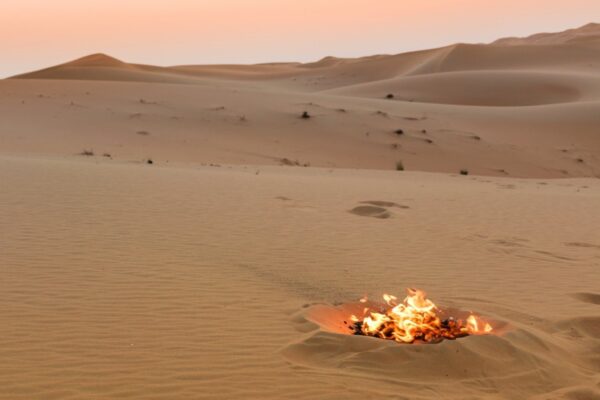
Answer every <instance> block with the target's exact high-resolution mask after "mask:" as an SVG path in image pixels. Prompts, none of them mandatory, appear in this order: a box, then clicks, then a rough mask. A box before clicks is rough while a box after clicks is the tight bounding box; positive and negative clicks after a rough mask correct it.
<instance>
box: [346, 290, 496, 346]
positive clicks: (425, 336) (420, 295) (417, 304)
mask: <svg viewBox="0 0 600 400" xmlns="http://www.w3.org/2000/svg"><path fill="white" fill-rule="evenodd" d="M383 299H384V300H385V303H386V304H387V306H388V307H383V309H381V310H380V312H374V311H371V309H370V308H369V307H365V308H364V309H363V318H362V319H360V318H358V317H357V316H355V315H352V317H351V321H352V324H351V325H350V326H349V328H350V330H351V331H352V332H353V333H354V334H355V335H364V336H374V337H377V338H380V339H387V340H395V341H396V342H400V343H415V342H425V343H437V342H441V341H442V340H444V339H450V340H454V339H457V338H460V337H464V336H469V335H485V334H488V333H490V332H492V330H493V328H492V326H491V325H490V324H489V323H486V322H485V321H483V320H481V318H479V317H477V316H475V315H473V314H471V315H470V316H469V317H468V318H466V320H462V319H454V318H453V317H448V318H445V319H441V317H440V316H439V315H438V312H439V311H440V310H439V309H438V308H437V306H436V305H435V304H434V303H433V302H432V301H431V300H429V299H427V296H426V294H425V293H424V292H423V291H421V290H415V289H408V296H406V298H405V299H404V301H403V302H402V303H400V304H397V302H396V300H397V298H396V297H395V296H391V295H388V294H385V295H383ZM361 302H362V303H366V299H363V300H361Z"/></svg>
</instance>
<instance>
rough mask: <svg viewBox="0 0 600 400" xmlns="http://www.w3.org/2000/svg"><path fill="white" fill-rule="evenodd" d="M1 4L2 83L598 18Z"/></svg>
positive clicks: (410, 45)
mask: <svg viewBox="0 0 600 400" xmlns="http://www.w3.org/2000/svg"><path fill="white" fill-rule="evenodd" d="M5 2H6V4H5V5H4V6H3V12H2V14H1V15H0V45H1V47H2V49H3V56H4V57H3V58H4V62H3V63H2V65H1V66H0V77H3V78H4V77H8V76H12V75H15V74H20V73H24V72H28V71H32V70H36V69H40V68H45V67H48V66H51V65H55V64H60V63H63V62H66V61H69V60H72V59H76V58H79V57H82V56H85V55H88V54H93V53H106V54H109V55H111V56H114V57H117V58H120V59H123V60H125V61H128V62H134V63H143V64H154V65H182V64H254V63H265V62H285V61H299V62H307V61H314V60H318V59H321V58H323V57H326V56H338V57H359V56H368V55H373V54H395V53H402V52H406V51H412V50H419V49H427V48H434V47H439V46H444V45H449V44H452V43H457V42H470V43H482V42H490V41H493V40H495V39H498V38H501V37H506V36H527V35H530V34H534V33H538V32H554V31H562V30H565V29H569V28H576V27H579V26H582V25H585V24H587V23H590V22H595V21H592V20H590V15H600V2H597V1H596V0H570V1H566V0H550V1H544V2H541V1H536V0H521V1H517V0H504V1H497V0H494V1H489V2H486V3H485V4H482V2H480V1H478V0H463V1H458V2H457V1H451V0H433V1H430V2H428V3H422V2H419V1H417V0H407V1H405V2H403V3H402V4H400V3H398V2H394V1H389V0H383V1H380V2H378V3H377V6H373V4H374V3H373V2H369V3H367V2H366V1H362V0H346V1H341V0H330V1H327V2H326V3H325V4H323V3H324V2H320V1H318V0H305V1H304V2H302V4H298V2H294V1H291V0H278V1H277V0H256V1H253V2H248V1H244V0H222V1H219V2H218V3H217V2H211V1H193V0H173V1H171V2H170V3H168V4H166V5H165V4H164V3H162V2H159V1H143V2H142V1H141V0H131V1H129V2H127V4H121V3H120V2H118V1H117V0H105V1H102V2H101V1H96V0H90V1H88V2H86V3H85V4H82V3H80V2H74V1H71V0H56V1H54V2H52V4H48V2H44V1H41V0H5ZM565 10H567V11H565Z"/></svg>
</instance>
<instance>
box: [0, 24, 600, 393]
mask: <svg viewBox="0 0 600 400" xmlns="http://www.w3.org/2000/svg"><path fill="white" fill-rule="evenodd" d="M599 66H600V25H597V24H590V25H586V26H585V27H582V28H579V29H575V30H570V31H567V32H561V33H557V34H540V35H534V36H532V37H530V38H508V39H501V40H499V41H497V42H495V43H492V44H457V45H452V46H448V47H444V48H440V49H433V50H426V51H421V52H414V53H406V54H400V55H379V56H373V57H365V58H360V59H338V58H333V57H328V58H326V59H323V60H321V61H319V62H316V63H311V64H300V63H274V64H263V65H254V66H175V67H154V66H147V65H138V64H129V63H125V62H123V61H119V60H117V59H114V58H112V57H110V56H107V55H101V54H97V55H92V56H88V57H84V58H82V59H79V60H76V61H73V62H70V63H67V64H63V65H60V66H56V67H52V68H49V69H45V70H42V71H37V72H33V73H28V74H25V75H21V76H18V77H15V78H11V79H5V80H2V81H0V117H1V121H2V124H1V125H0V185H1V188H0V205H1V207H0V227H1V229H0V243H1V247H0V349H1V350H0V399H7V400H8V399H10V400H13V399H119V398H131V399H141V398H143V399H236V398H252V399H305V398H306V399H308V398H310V399H342V398H343V399H370V398H390V399H569V400H575V399H577V400H579V399H598V398H600V309H599V308H598V307H599V305H600V273H599V272H598V271H599V270H600V230H599V229H598V227H600V180H599V179H598V178H599V177H600V72H599V71H600V69H599V68H598V67H599ZM388 94H392V95H393V98H387V97H388ZM305 111H306V112H308V114H309V115H310V118H306V119H303V118H301V115H302V113H303V112H305ZM400 130H401V132H400ZM84 151H87V153H88V154H89V155H82V154H81V153H82V152H84ZM148 160H152V164H151V165H150V164H149V163H148ZM399 162H401V164H402V166H403V168H404V170H403V171H397V170H396V168H397V165H398V163H399ZM461 170H465V172H467V171H468V175H467V176H465V175H461V174H459V171H461ZM407 287H417V288H421V289H423V290H425V291H426V292H428V294H429V295H430V297H431V298H432V299H433V300H434V301H435V302H436V304H438V305H439V306H442V307H450V308H455V309H460V310H464V311H473V312H476V313H478V314H480V315H482V316H485V317H486V318H488V319H489V320H490V321H493V324H494V328H495V330H494V332H493V334H490V335H482V336H470V337H465V338H461V339H458V340H455V341H443V342H442V343H439V344H421V345H411V344H399V343H395V342H392V341H385V340H380V339H376V338H371V337H364V336H353V335H350V334H347V333H344V332H343V325H342V321H343V320H344V319H347V318H348V310H349V308H348V307H350V308H351V307H353V305H355V304H357V303H356V302H357V301H358V299H360V298H361V297H363V296H364V295H368V296H369V298H378V297H379V296H381V294H382V293H393V294H396V295H398V296H399V297H400V296H402V295H403V294H404V290H405V288H407ZM340 327H342V328H340Z"/></svg>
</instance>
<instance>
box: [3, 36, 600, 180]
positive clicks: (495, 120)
mask: <svg viewBox="0 0 600 400" xmlns="http://www.w3.org/2000/svg"><path fill="white" fill-rule="evenodd" d="M595 32H597V26H596V25H593V24H592V25H587V26H584V27H582V28H579V29H576V30H571V31H568V32H566V33H560V34H553V35H549V36H548V35H547V36H543V38H544V40H541V39H539V40H538V39H536V40H533V39H532V40H529V39H524V40H522V41H518V43H515V44H513V43H512V42H507V41H499V42H496V43H494V44H492V45H467V44H458V45H452V46H447V47H442V48H438V49H432V50H425V51H418V52H411V53H406V54H399V55H379V56H372V57H363V58H357V59H340V58H335V57H327V58H324V59H323V60H320V61H318V62H314V63H308V64H302V63H271V64H260V65H212V66H211V65H208V66H194V65H191V66H174V67H156V66H150V65H141V64H129V63H125V62H123V61H120V60H117V59H115V58H112V57H110V56H107V55H103V54H95V55H92V56H88V57H84V58H82V59H79V60H75V61H72V62H69V63H66V64H62V65H59V66H56V67H51V68H48V69H44V70H41V71H37V72H32V73H28V74H24V75H20V76H18V77H15V78H17V79H9V80H3V81H1V82H0V88H1V89H2V93H3V94H2V96H0V103H1V104H2V109H1V111H0V112H1V113H2V115H1V117H2V120H3V123H4V126H5V128H4V130H3V146H2V150H0V151H3V152H7V153H9V154H12V153H21V154H52V155H64V156H72V155H74V154H77V153H79V152H81V151H82V150H83V149H93V150H95V152H96V153H98V154H103V153H109V154H111V155H112V156H113V157H115V158H117V159H122V160H131V161H134V160H137V161H139V160H143V159H147V158H153V159H154V160H156V161H158V162H162V163H165V162H167V161H168V162H170V163H190V162H191V163H207V164H208V163H230V164H257V165H260V164H280V163H284V164H286V163H290V162H286V161H282V160H291V164H293V165H295V164H297V165H308V164H310V165H312V166H322V167H344V168H376V169H394V168H395V165H396V164H397V163H398V162H400V161H401V162H402V163H403V164H404V165H405V167H406V169H408V170H420V171H432V172H435V171H438V172H454V173H456V172H458V171H459V170H461V169H468V170H469V171H470V172H471V173H475V174H480V175H498V176H507V175H508V176H517V177H567V176H598V175H599V174H600V138H599V137H598V135H597V127H598V126H599V125H600V120H599V118H600V117H599V115H600V112H599V104H600V84H598V82H600V79H599V75H598V68H597V66H598V65H600V49H598V48H596V47H594V46H588V45H585V46H582V45H580V43H579V42H580V41H581V40H584V41H586V43H587V42H589V41H590V40H592V39H593V37H595V36H594V35H595ZM590 38H591V39H590ZM538 42H543V44H538ZM588 44H589V43H588ZM388 95H393V99H386V97H387V96H388ZM257 98H260V102H257V101H256V100H255V99H257ZM304 111H307V112H309V113H310V115H311V116H312V117H313V118H311V119H309V120H301V119H300V118H299V116H300V115H301V114H302V113H303V112H304ZM32 114H34V115H36V119H35V120H31V119H30V118H28V117H27V116H29V115H32ZM40 127H43V131H44V132H43V133H41V132H39V128H40ZM399 130H401V131H402V132H403V133H404V135H397V134H395V132H396V131H399ZM140 132H141V133H142V134H138V133H140ZM575 137H576V138H577V141H574V138H575Z"/></svg>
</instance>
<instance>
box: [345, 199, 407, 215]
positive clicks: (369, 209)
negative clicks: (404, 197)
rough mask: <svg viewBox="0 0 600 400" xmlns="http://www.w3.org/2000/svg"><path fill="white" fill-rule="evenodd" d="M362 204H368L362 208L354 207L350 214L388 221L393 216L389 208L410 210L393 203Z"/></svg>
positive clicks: (368, 202)
mask: <svg viewBox="0 0 600 400" xmlns="http://www.w3.org/2000/svg"><path fill="white" fill-rule="evenodd" d="M360 204H366V205H362V206H357V207H354V208H353V209H352V210H350V211H349V212H350V213H352V214H354V215H358V216H360V217H371V218H379V219H387V218H390V217H391V216H392V213H391V212H390V211H389V210H388V208H393V207H396V208H402V209H407V208H410V207H408V206H404V205H400V204H397V203H394V202H391V201H380V200H373V201H361V202H360Z"/></svg>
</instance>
